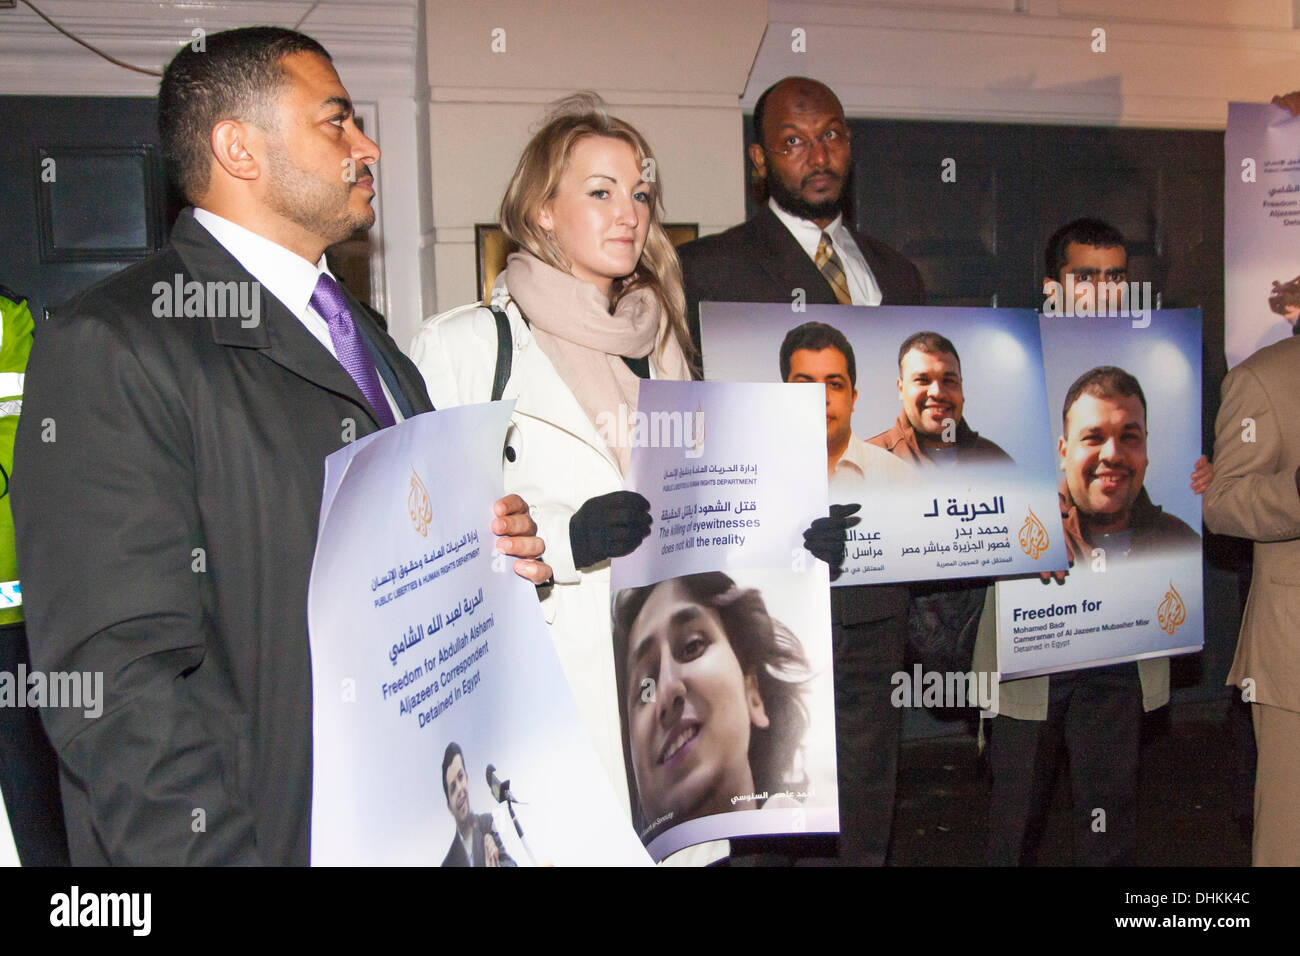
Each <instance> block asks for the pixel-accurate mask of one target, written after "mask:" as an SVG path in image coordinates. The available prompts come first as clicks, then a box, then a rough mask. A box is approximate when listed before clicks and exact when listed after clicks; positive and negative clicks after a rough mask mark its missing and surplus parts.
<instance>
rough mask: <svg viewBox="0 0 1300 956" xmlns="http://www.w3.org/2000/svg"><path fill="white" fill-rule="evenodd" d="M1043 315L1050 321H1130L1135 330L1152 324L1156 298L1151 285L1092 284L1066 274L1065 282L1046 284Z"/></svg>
mask: <svg viewBox="0 0 1300 956" xmlns="http://www.w3.org/2000/svg"><path fill="white" fill-rule="evenodd" d="M1043 293H1044V295H1043V315H1045V316H1048V317H1049V318H1067V319H1069V318H1082V319H1094V318H1098V319H1120V318H1124V319H1128V318H1131V319H1132V320H1133V328H1135V329H1145V328H1146V327H1147V326H1149V325H1150V324H1151V311H1152V309H1153V308H1155V302H1156V299H1155V295H1154V293H1153V292H1152V290H1151V283H1150V282H1111V281H1110V280H1105V281H1099V282H1089V281H1083V280H1076V279H1075V277H1074V273H1072V272H1067V273H1066V274H1065V282H1064V283H1060V282H1057V281H1055V280H1052V281H1050V282H1046V283H1044V287H1043Z"/></svg>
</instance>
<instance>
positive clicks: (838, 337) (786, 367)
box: [781, 322, 858, 388]
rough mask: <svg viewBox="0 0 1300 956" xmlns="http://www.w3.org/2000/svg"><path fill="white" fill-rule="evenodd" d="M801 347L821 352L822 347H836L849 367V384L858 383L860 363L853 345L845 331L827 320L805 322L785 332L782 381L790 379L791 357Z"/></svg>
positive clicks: (782, 354) (782, 345)
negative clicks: (855, 357)
mask: <svg viewBox="0 0 1300 956" xmlns="http://www.w3.org/2000/svg"><path fill="white" fill-rule="evenodd" d="M800 349H808V350H809V351H810V352H820V351H821V350H822V349H836V350H837V351H838V352H839V353H840V354H841V355H843V356H844V363H845V364H846V365H847V366H848V367H849V384H850V385H852V386H853V387H854V388H856V387H857V385H858V365H857V362H856V361H855V360H854V358H853V346H852V345H850V344H849V340H848V339H846V338H845V337H844V333H843V332H841V331H840V330H839V329H837V328H835V326H833V325H827V324H826V323H825V322H805V323H804V324H803V325H799V326H796V327H795V328H793V329H791V330H790V331H789V332H787V333H786V334H785V341H784V342H782V343H781V381H783V382H785V381H789V379H790V357H791V356H793V355H794V353H795V352H798V351H799V350H800Z"/></svg>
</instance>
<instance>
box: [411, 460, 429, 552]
mask: <svg viewBox="0 0 1300 956" xmlns="http://www.w3.org/2000/svg"><path fill="white" fill-rule="evenodd" d="M406 510H407V512H408V513H410V515H411V527H413V528H415V530H416V531H418V532H420V534H421V535H423V536H424V537H426V538H427V537H428V536H429V522H430V521H432V520H433V504H432V503H431V502H430V501H429V489H428V488H425V487H424V482H423V481H421V480H420V476H419V475H418V474H416V471H415V466H414V465H412V466H411V492H410V494H408V495H407V496H406Z"/></svg>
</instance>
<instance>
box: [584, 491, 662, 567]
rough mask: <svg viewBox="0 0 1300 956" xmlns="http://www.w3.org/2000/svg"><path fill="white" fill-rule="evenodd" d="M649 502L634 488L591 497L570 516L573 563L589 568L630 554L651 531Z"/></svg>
mask: <svg viewBox="0 0 1300 956" xmlns="http://www.w3.org/2000/svg"><path fill="white" fill-rule="evenodd" d="M650 521H651V518H650V502H648V501H646V500H645V498H643V497H642V496H641V495H638V494H637V493H636V492H635V491H612V492H610V493H609V494H607V495H601V496H600V497H598V498H589V499H588V500H587V501H585V502H584V503H583V505H582V507H581V508H579V509H578V510H577V511H576V512H574V515H573V517H572V518H570V519H569V545H570V546H571V547H572V549H573V566H574V567H575V568H588V567H591V565H593V564H596V563H597V562H599V561H604V560H605V559H606V558H621V557H623V555H625V554H631V553H632V552H633V551H635V550H636V546H637V545H639V544H640V543H641V542H642V541H644V540H645V537H646V535H648V534H649V533H650Z"/></svg>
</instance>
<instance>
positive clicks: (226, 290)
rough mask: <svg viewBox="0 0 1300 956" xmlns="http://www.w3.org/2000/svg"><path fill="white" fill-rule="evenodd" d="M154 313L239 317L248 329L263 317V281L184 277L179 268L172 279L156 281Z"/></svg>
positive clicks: (175, 316)
mask: <svg viewBox="0 0 1300 956" xmlns="http://www.w3.org/2000/svg"><path fill="white" fill-rule="evenodd" d="M153 296H154V299H153V314H154V317H155V318H159V319H180V318H186V319H236V318H237V319H239V320H240V321H239V324H240V325H241V326H242V327H243V328H246V329H253V328H257V326H258V324H259V323H260V322H261V321H262V285H261V283H259V282H256V281H252V282H247V281H238V282H237V281H234V280H231V281H229V282H215V281H209V282H199V281H198V280H197V279H191V280H189V281H188V282H186V281H185V276H183V275H181V274H180V273H179V272H178V273H176V274H175V275H174V276H172V281H171V282H168V281H166V280H165V279H161V280H159V281H158V282H155V283H154V284H153Z"/></svg>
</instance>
